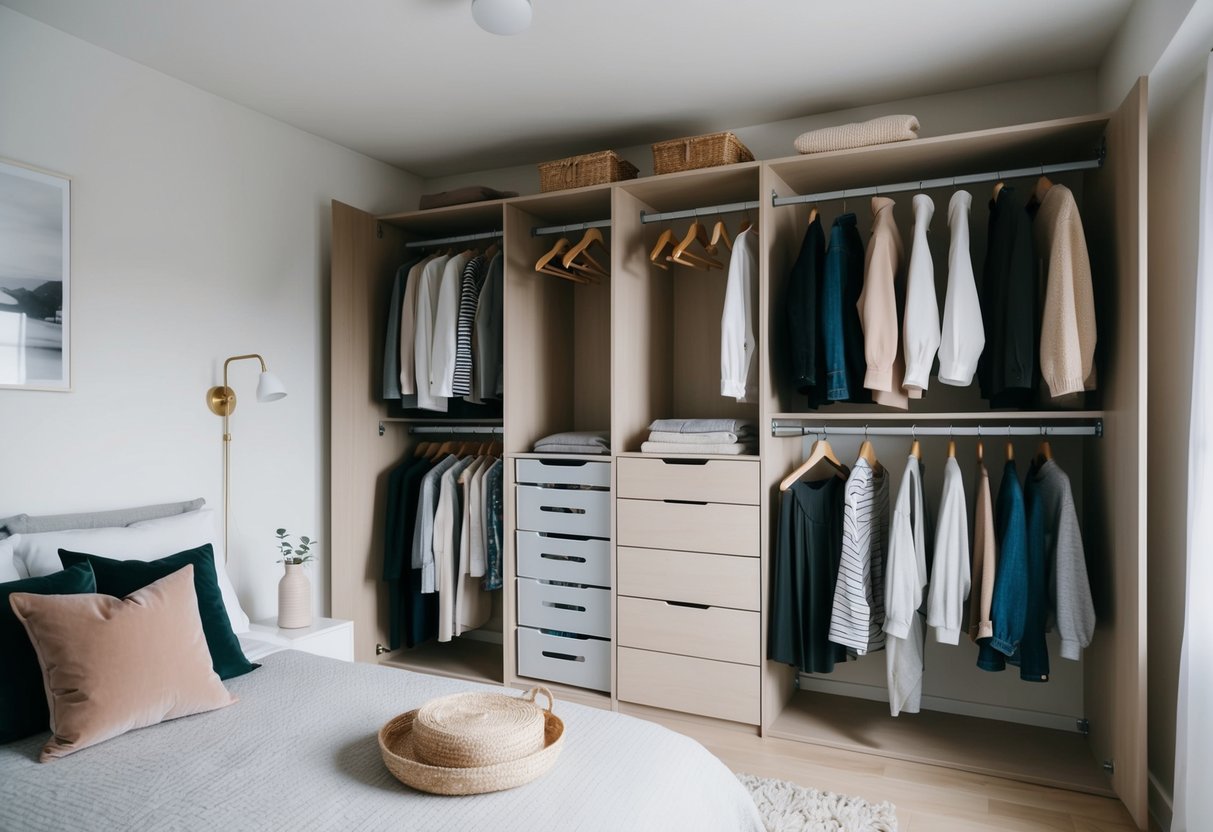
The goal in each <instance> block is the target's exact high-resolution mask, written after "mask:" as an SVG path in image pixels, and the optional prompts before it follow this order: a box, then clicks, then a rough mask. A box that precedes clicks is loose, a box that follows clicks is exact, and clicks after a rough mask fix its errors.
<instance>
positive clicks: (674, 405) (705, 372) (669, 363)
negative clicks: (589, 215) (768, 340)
mask: <svg viewBox="0 0 1213 832" xmlns="http://www.w3.org/2000/svg"><path fill="white" fill-rule="evenodd" d="M759 169H760V166H759V164H758V163H756V162H753V163H742V164H736V165H729V166H726V167H721V168H708V169H702V170H695V171H688V172H686V173H677V174H667V175H665V176H657V177H651V178H649V179H639V180H635V181H630V182H625V183H620V184H617V185H616V187H615V188H614V209H613V212H612V213H613V216H614V221H615V224H614V245H613V247H612V255H613V257H612V259H613V261H614V263H615V268H614V283H615V287H614V319H613V327H614V337H613V343H614V358H613V362H612V363H613V366H612V389H613V390H614V396H615V405H614V409H613V419H612V431H613V437H612V438H613V442H612V447H613V448H614V450H615V453H616V454H623V455H631V454H636V453H638V452H639V451H640V449H641V444H642V443H643V442H645V441H646V440H647V439H648V438H649V425H650V424H651V423H652V422H653V421H654V420H656V419H700V418H729V419H734V418H735V419H745V420H748V421H750V422H755V421H756V420H757V418H758V402H757V396H756V395H752V396H750V397H749V398H750V400H749V401H746V402H739V401H737V399H736V398H735V397H734V396H725V395H722V393H721V375H722V373H721V316H722V313H723V311H724V305H725V287H726V281H727V277H728V268H727V267H728V263H729V256H730V251H729V249H728V248H727V247H726V246H725V245H724V244H723V242H722V243H721V244H720V245H719V246H718V248H717V252H716V254H715V255H714V258H715V259H716V260H717V261H718V262H720V263H721V264H722V265H723V266H724V268H712V269H711V270H703V269H701V268H693V267H690V266H685V265H677V264H675V263H672V262H669V261H668V260H667V259H666V256H667V255H668V253H669V250H670V249H669V247H668V246H667V247H666V249H665V251H663V252H662V253H661V254H659V256H658V257H657V259H656V262H654V260H653V259H652V258H651V257H650V255H651V252H652V250H653V248H654V246H655V245H656V243H657V242H658V240H659V238H660V237H661V236H662V234H663V233H664V232H666V231H670V230H673V232H674V233H675V235H676V236H677V238H678V239H675V240H674V242H675V243H677V242H679V241H680V240H681V238H682V237H683V236H684V235H685V234H686V232H687V231H688V229H690V227H691V224H692V222H693V221H695V220H696V219H698V221H699V222H700V223H702V224H703V226H705V229H706V232H707V234H708V235H711V233H712V231H713V227H714V226H715V224H716V223H717V221H723V222H724V224H725V227H726V228H727V233H728V235H729V236H730V238H732V237H735V236H736V235H737V233H738V231H739V228H740V224H741V223H742V222H743V220H747V219H748V222H750V223H752V224H753V226H754V230H753V231H751V232H750V233H757V232H758V231H759V230H760V229H759V228H758V226H759V223H758V217H759V205H758V190H759V188H758V185H759ZM739 204H744V205H748V206H752V207H750V208H748V209H746V210H737V209H738V205H739ZM718 207H722V208H724V209H725V211H724V212H722V211H720V210H718ZM695 211H698V213H699V216H698V217H696V216H695V215H694V213H687V214H686V215H685V216H677V218H672V219H669V220H666V219H660V218H659V219H658V221H656V222H644V221H643V219H642V214H649V215H653V214H661V213H666V212H695ZM649 219H650V220H651V219H653V217H652V216H650V217H649ZM689 251H690V252H692V253H693V254H694V255H697V256H703V255H705V254H706V252H705V251H704V250H703V248H702V246H700V244H699V243H693V244H692V246H691V248H690V249H689ZM758 317H759V315H758V310H754V314H753V321H754V327H755V330H757V326H758ZM760 351H761V349H760V348H758V347H756V348H755V353H756V354H755V355H754V357H753V362H754V363H753V370H752V376H751V378H752V379H753V380H754V381H755V384H754V387H755V390H756V389H757V384H756V380H757V366H758V364H757V362H758V355H757V352H760Z"/></svg>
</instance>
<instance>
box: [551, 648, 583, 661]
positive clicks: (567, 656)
mask: <svg viewBox="0 0 1213 832" xmlns="http://www.w3.org/2000/svg"><path fill="white" fill-rule="evenodd" d="M540 654H541V655H542V656H543V657H544V658H548V659H560V661H562V662H583V661H585V656H574V655H573V654H571V653H553V652H551V651H550V650H541V651H540Z"/></svg>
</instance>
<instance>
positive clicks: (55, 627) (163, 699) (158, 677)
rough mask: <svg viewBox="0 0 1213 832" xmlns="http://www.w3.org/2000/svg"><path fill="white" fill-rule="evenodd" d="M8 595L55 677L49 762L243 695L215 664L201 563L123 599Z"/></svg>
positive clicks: (50, 679)
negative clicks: (205, 626) (202, 601)
mask: <svg viewBox="0 0 1213 832" xmlns="http://www.w3.org/2000/svg"><path fill="white" fill-rule="evenodd" d="M9 602H10V603H11V604H12V608H13V612H14V613H16V615H17V618H18V619H20V621H21V623H22V624H23V625H25V630H26V632H28V633H29V637H30V642H31V643H32V644H33V646H34V652H36V653H37V654H38V663H39V664H40V665H41V666H42V676H43V680H44V681H45V683H46V690H47V702H48V704H49V705H50V715H51V732H52V735H51V738H50V740H49V741H48V742H47V743H46V746H45V747H44V748H43V749H42V756H41V761H42V762H44V763H45V762H48V761H49V760H53V759H55V758H56V757H66V756H67V755H68V754H72V753H74V752H76V751H79V750H80V749H82V748H88V747H89V746H90V745H96V744H97V743H99V742H104V741H105V740H108V739H111V738H113V737H116V736H118V735H120V734H125V733H126V732H127V731H131V730H134V729H136V728H144V727H146V726H148V725H155V724H156V723H158V722H163V721H165V720H169V719H176V718H177V717H180V716H188V715H190V714H198V713H202V712H204V711H213V710H215V709H217V708H222V707H225V706H227V705H230V704H232V703H233V702H235V701H236V699H235V697H234V696H232V695H231V694H230V693H228V692H227V689H226V688H224V687H223V682H221V681H219V677H218V676H217V675H216V674H215V671H214V670H213V669H212V668H211V654H210V651H209V650H208V649H207V646H206V637H205V636H204V635H203V632H202V619H201V618H200V617H199V615H198V600H197V597H196V596H195V595H194V567H193V566H192V565H191V566H186V567H184V568H183V569H179V570H178V571H176V572H174V573H173V574H171V575H169V576H167V577H165V578H161V579H160V580H158V581H156V582H155V583H152V584H148V585H147V586H145V587H143V589H140V590H137V591H136V592H132V593H131V594H130V595H128V596H126V597H125V598H121V599H119V598H113V597H111V596H109V595H31V594H29V593H24V592H15V593H13V594H12V596H10V598H9Z"/></svg>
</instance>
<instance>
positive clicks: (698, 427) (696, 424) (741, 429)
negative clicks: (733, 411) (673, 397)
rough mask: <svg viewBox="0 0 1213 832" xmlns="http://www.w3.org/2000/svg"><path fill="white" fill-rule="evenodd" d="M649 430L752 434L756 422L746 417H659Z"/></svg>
mask: <svg viewBox="0 0 1213 832" xmlns="http://www.w3.org/2000/svg"><path fill="white" fill-rule="evenodd" d="M649 430H651V431H657V432H659V433H735V434H737V435H738V436H750V435H752V434H753V433H754V423H753V422H749V421H746V420H745V419H657V420H656V421H654V422H653V424H651V425H649Z"/></svg>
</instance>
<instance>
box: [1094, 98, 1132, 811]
mask: <svg viewBox="0 0 1213 832" xmlns="http://www.w3.org/2000/svg"><path fill="white" fill-rule="evenodd" d="M1146 122H1147V109H1146V79H1145V78H1142V79H1140V80H1139V81H1138V82H1137V85H1136V86H1135V87H1134V88H1133V90H1132V92H1130V94H1129V96H1128V97H1127V98H1126V99H1125V101H1124V103H1123V104H1122V105H1121V106H1120V108H1119V109H1118V110H1117V111H1116V113H1115V114H1113V116H1112V119H1111V121H1110V122H1109V123H1108V127H1107V133H1106V139H1107V149H1108V156H1107V159H1108V161H1107V164H1106V165H1105V167H1104V168H1103V169H1102V170H1099V171H1096V172H1093V173H1091V174H1089V176H1088V180H1087V181H1088V191H1087V195H1086V199H1085V200H1084V202H1083V208H1082V210H1083V224H1084V228H1085V230H1086V232H1087V237H1088V239H1089V240H1090V241H1091V243H1092V245H1091V258H1092V268H1093V272H1094V275H1095V280H1096V298H1097V302H1098V303H1099V308H1098V313H1099V317H1098V325H1099V333H1098V347H1097V349H1098V351H1099V352H1100V353H1102V354H1101V355H1100V356H1099V359H1100V360H1099V366H1100V367H1101V368H1102V369H1103V370H1104V371H1105V372H1104V375H1102V376H1100V377H1099V379H1098V383H1099V386H1100V388H1101V390H1102V396H1103V401H1104V409H1105V411H1106V412H1105V416H1104V435H1103V438H1102V439H1100V440H1097V443H1098V447H1096V448H1093V449H1092V450H1091V452H1090V453H1089V462H1090V464H1091V466H1092V469H1091V472H1090V474H1089V475H1088V476H1086V477H1085V478H1084V479H1085V482H1086V488H1087V489H1088V498H1087V499H1086V500H1085V501H1084V502H1085V505H1086V506H1087V511H1086V516H1085V518H1084V530H1087V533H1088V534H1089V535H1090V537H1092V538H1094V540H1092V541H1091V542H1092V543H1093V544H1094V545H1093V546H1091V550H1089V551H1088V552H1087V556H1088V563H1089V564H1090V566H1091V578H1092V590H1093V592H1094V595H1095V603H1096V616H1097V626H1096V631H1095V636H1094V638H1093V639H1092V643H1091V646H1090V648H1088V649H1087V650H1086V652H1085V656H1084V664H1085V667H1086V677H1085V679H1084V689H1085V698H1086V713H1087V719H1088V721H1089V723H1090V742H1091V748H1092V750H1093V751H1094V753H1095V755H1096V757H1097V759H1099V760H1101V761H1110V762H1111V763H1112V764H1113V765H1114V771H1113V773H1112V775H1111V777H1112V783H1113V787H1114V788H1115V789H1116V792H1117V794H1118V795H1119V796H1120V798H1121V800H1123V801H1124V803H1125V806H1126V807H1128V809H1129V812H1130V813H1131V814H1132V815H1133V818H1134V820H1135V821H1136V822H1137V823H1138V825H1139V826H1141V828H1143V829H1144V828H1145V824H1146V819H1147V772H1146V512H1145V508H1146V491H1145V488H1146V482H1145V473H1146V435H1147V434H1146V379H1145V373H1146V291H1145V287H1146V284H1145V280H1146V247H1145V245H1146V244H1145V232H1146V200H1145V193H1146V187H1145V184H1146V127H1147V124H1146ZM1101 283H1102V284H1103V285H1105V286H1107V287H1108V288H1109V289H1111V291H1104V292H1100V291H1099V285H1100V284H1101ZM1088 545H1091V544H1088Z"/></svg>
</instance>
